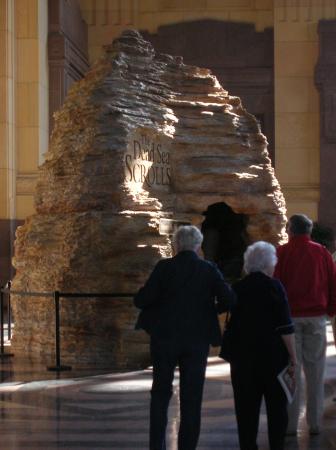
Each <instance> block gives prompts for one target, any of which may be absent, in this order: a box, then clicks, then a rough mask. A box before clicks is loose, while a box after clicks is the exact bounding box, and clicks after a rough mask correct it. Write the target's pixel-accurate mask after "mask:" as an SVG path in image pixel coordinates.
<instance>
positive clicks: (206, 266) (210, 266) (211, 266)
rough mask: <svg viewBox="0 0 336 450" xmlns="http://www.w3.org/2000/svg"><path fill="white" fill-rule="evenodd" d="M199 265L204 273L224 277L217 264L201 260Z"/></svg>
mask: <svg viewBox="0 0 336 450" xmlns="http://www.w3.org/2000/svg"><path fill="white" fill-rule="evenodd" d="M198 264H199V265H200V267H202V269H203V270H204V271H206V272H209V273H213V274H216V275H220V276H222V273H221V271H220V270H219V268H218V266H217V264H216V263H215V262H213V261H208V260H207V259H202V258H199V259H198Z"/></svg>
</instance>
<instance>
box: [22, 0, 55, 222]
mask: <svg viewBox="0 0 336 450" xmlns="http://www.w3.org/2000/svg"><path fill="white" fill-rule="evenodd" d="M47 4H48V2H47V1H45V0H15V25H16V30H15V35H16V55H17V72H16V73H17V80H16V111H17V114H16V136H17V146H16V153H17V183H16V189H17V196H16V216H17V218H18V219H24V218H25V217H26V216H27V215H29V214H31V213H32V212H33V194H34V187H35V181H36V171H37V167H38V165H39V163H40V162H41V161H42V154H43V153H45V152H46V150H47V147H48V81H47V80H48V78H47V74H48V59H47V31H48V30H47V27H48V11H47Z"/></svg>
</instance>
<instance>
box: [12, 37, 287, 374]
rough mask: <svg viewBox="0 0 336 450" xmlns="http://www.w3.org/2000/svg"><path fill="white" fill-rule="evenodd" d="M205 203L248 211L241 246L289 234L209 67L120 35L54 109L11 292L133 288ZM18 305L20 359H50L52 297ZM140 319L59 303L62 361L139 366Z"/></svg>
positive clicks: (270, 183)
mask: <svg viewBox="0 0 336 450" xmlns="http://www.w3.org/2000/svg"><path fill="white" fill-rule="evenodd" d="M214 204H225V207H229V209H230V210H232V214H240V215H244V218H245V222H244V223H245V229H244V239H245V242H246V244H248V243H250V242H253V241H256V240H259V239H263V240H267V241H270V242H273V243H278V242H280V241H281V240H282V239H283V238H284V236H285V230H284V224H285V202H284V198H283V196H282V193H281V190H280V186H279V183H278V182H277V180H276V178H275V176H274V171H273V168H272V166H271V162H270V159H269V157H268V153H267V141H266V138H265V137H264V136H263V135H262V134H261V132H260V128H259V125H258V123H257V122H256V119H255V118H254V117H253V116H252V115H250V114H249V113H248V112H247V111H246V110H245V109H244V108H243V106H242V104H241V102H240V99H239V98H237V97H231V96H230V95H229V94H228V92H226V91H225V90H224V89H223V88H222V87H221V86H220V85H219V83H218V81H217V79H216V78H215V77H214V76H213V75H212V74H211V73H210V71H209V70H207V69H201V68H198V67H192V66H187V65H184V64H183V61H182V58H180V57H172V56H169V55H162V54H156V53H155V51H154V49H153V48H152V46H151V44H149V43H148V42H146V41H144V40H143V39H142V37H141V35H140V34H139V33H138V32H136V31H127V32H124V33H123V34H122V35H121V37H120V38H119V39H117V40H115V41H114V42H113V44H112V45H110V46H108V47H106V51H105V54H104V56H103V57H102V58H101V59H100V60H98V61H97V63H96V64H95V65H94V66H93V68H92V69H91V70H90V71H89V72H88V74H87V75H86V77H85V78H84V79H83V80H81V81H79V82H78V83H76V84H75V85H74V86H73V88H72V90H71V91H70V94H69V95H68V97H67V99H66V101H65V103H64V106H63V107H62V109H61V110H60V111H59V112H58V113H57V114H56V117H55V129H54V132H53V135H52V139H51V144H50V148H49V151H48V153H47V154H46V160H45V162H44V164H43V165H42V166H41V167H40V170H39V181H38V185H37V189H36V201H35V206H36V213H35V214H34V215H33V216H31V217H30V218H28V219H27V220H26V222H25V224H24V225H23V226H22V227H20V228H19V229H18V232H17V240H16V246H15V247H16V250H15V252H16V253H15V258H14V265H15V267H16V269H17V273H16V277H15V279H14V281H13V289H15V290H24V291H30V292H31V291H35V292H36V291H38V292H41V291H42V292H46V291H54V290H59V291H63V292H93V293H96V292H129V293H132V292H135V291H136V290H137V289H138V288H139V287H140V286H141V285H142V283H143V281H144V280H145V279H146V278H147V276H148V274H149V272H150V271H151V270H152V268H153V266H154V264H155V263H156V262H157V260H158V259H160V258H161V257H164V256H169V255H170V254H171V247H170V233H171V230H172V229H173V228H174V226H175V224H178V223H194V224H198V225H201V223H202V222H203V220H204V216H203V215H202V213H203V212H204V211H206V210H207V208H208V207H209V206H210V205H214ZM234 232H235V230H232V239H234ZM13 309H14V311H13V312H14V318H15V334H14V336H13V341H12V345H13V351H14V352H15V354H17V355H20V354H21V355H29V356H31V357H32V358H34V359H39V360H40V361H45V362H47V363H48V362H52V358H53V356H54V351H55V350H54V320H55V318H54V304H53V301H52V299H51V298H36V297H28V298H27V297H26V298H23V297H19V296H14V298H13ZM136 316H137V311H136V310H135V308H134V307H133V305H132V300H131V299H127V298H126V299H125V298H120V299H118V298H117V299H100V298H93V299H82V298H80V299H62V300H61V355H62V363H70V364H72V365H76V366H88V365H99V366H106V367H107V366H108V367H114V368H117V369H123V368H126V367H127V368H130V367H133V368H134V367H138V366H139V365H143V364H144V363H145V362H146V358H147V354H148V345H147V338H146V336H145V335H144V334H142V333H141V332H136V331H134V330H133V329H134V322H135V319H136Z"/></svg>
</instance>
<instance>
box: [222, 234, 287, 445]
mask: <svg viewBox="0 0 336 450" xmlns="http://www.w3.org/2000/svg"><path fill="white" fill-rule="evenodd" d="M276 262H277V257H276V250H275V248H274V246H273V245H272V244H269V243H267V242H263V241H260V242H256V243H255V244H253V245H251V246H249V247H248V248H247V250H246V252H245V254H244V270H245V272H246V274H247V275H246V277H245V278H244V279H242V280H241V281H238V282H237V283H235V284H234V286H233V288H234V290H235V292H236V294H237V305H236V307H235V309H234V311H233V312H232V317H231V320H230V325H229V326H230V328H231V332H232V336H233V339H234V346H233V347H234V348H233V354H232V357H231V358H230V364H231V379H232V386H233V391H234V402H235V411H236V417H237V424H238V433H239V442H240V448H241V449H242V450H256V449H258V445H257V435H258V426H259V415H260V407H261V401H262V398H264V400H265V404H266V412H267V421H268V436H269V443H270V449H271V450H282V449H283V448H284V439H285V433H286V428H287V422H288V417H287V398H286V395H285V393H284V391H283V389H282V387H281V385H280V383H279V381H278V379H277V376H278V374H279V373H280V372H281V371H282V370H283V369H284V368H285V367H286V366H287V365H288V364H289V365H290V369H289V370H290V373H291V375H292V376H293V377H294V366H295V365H296V353H295V344H294V327H293V324H292V321H291V317H290V313H289V307H288V302H287V296H286V293H285V290H284V288H283V286H282V284H281V283H280V282H279V281H278V280H275V279H274V278H272V275H273V271H274V267H275V264H276Z"/></svg>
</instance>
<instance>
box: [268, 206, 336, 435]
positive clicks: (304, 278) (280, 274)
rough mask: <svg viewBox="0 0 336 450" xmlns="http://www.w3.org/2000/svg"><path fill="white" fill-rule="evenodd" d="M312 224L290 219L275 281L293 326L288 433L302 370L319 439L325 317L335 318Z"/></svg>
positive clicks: (326, 261)
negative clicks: (279, 284) (294, 354)
mask: <svg viewBox="0 0 336 450" xmlns="http://www.w3.org/2000/svg"><path fill="white" fill-rule="evenodd" d="M312 227H313V223H312V221H311V220H310V219H309V218H308V217H307V216H305V215H304V214H296V215H294V216H292V217H291V218H290V219H289V222H288V230H287V231H288V236H289V242H288V243H287V244H285V245H282V246H280V247H278V252H277V253H278V264H277V266H276V269H275V272H274V276H275V277H276V278H278V279H279V280H280V281H281V282H282V284H283V285H284V286H285V288H286V290H287V295H288V301H289V306H290V310H291V314H292V318H293V322H294V327H295V340H296V352H297V359H298V365H297V368H296V371H297V372H296V375H297V376H296V379H297V393H296V395H295V398H294V401H293V403H292V404H291V405H290V406H289V411H288V412H289V423H288V429H287V434H289V435H293V434H296V432H297V426H298V418H299V406H300V387H301V367H302V366H303V369H304V373H305V377H306V386H307V408H306V411H307V412H306V420H307V424H308V427H309V431H310V434H312V435H314V434H319V433H320V430H321V421H322V415H323V402H324V384H323V378H324V368H325V357H326V316H330V317H333V316H335V314H336V266H335V264H334V262H333V259H332V256H331V254H330V253H329V252H328V250H327V249H326V248H325V247H323V246H322V245H320V244H318V243H316V242H313V241H312V240H311V239H310V234H311V231H312Z"/></svg>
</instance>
